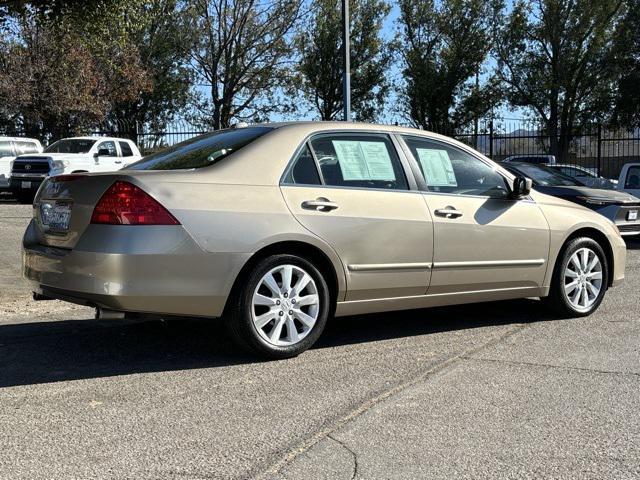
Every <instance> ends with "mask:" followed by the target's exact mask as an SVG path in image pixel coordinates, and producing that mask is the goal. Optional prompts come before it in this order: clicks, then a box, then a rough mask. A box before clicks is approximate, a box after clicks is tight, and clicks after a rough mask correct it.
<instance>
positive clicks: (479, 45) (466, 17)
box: [398, 0, 497, 132]
mask: <svg viewBox="0 0 640 480" xmlns="http://www.w3.org/2000/svg"><path fill="white" fill-rule="evenodd" d="M489 13H490V9H489V6H488V3H487V2H486V1H484V0H445V1H443V2H442V3H439V4H436V2H435V1H434V0H426V1H419V0H403V1H401V2H400V18H399V25H400V38H399V45H398V51H399V52H400V54H401V56H402V63H403V75H404V78H405V83H404V85H402V86H401V87H400V98H401V100H402V109H403V110H404V113H405V115H406V116H407V117H408V118H409V119H410V120H411V122H412V123H413V124H414V125H415V126H419V127H422V128H426V129H429V130H435V131H440V132H450V131H452V130H455V129H456V128H458V127H460V126H462V125H465V124H468V123H470V122H471V121H472V120H474V119H477V118H479V117H483V116H484V115H485V114H486V113H487V112H488V111H489V109H490V108H491V107H492V106H493V105H494V104H495V102H496V100H497V99H496V97H497V85H496V82H495V81H494V79H488V80H486V81H483V82H482V84H481V82H480V76H481V73H482V72H481V70H482V66H483V64H484V63H485V61H486V59H487V56H488V54H489V52H490V32H489V28H488V27H489V24H488V20H487V19H488V18H490V15H489ZM475 80H477V82H476V81H475Z"/></svg>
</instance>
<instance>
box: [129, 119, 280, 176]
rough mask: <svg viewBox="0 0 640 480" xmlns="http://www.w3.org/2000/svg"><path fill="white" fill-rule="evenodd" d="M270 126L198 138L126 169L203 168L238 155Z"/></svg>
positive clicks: (228, 131)
mask: <svg viewBox="0 0 640 480" xmlns="http://www.w3.org/2000/svg"><path fill="white" fill-rule="evenodd" d="M271 130H273V128H272V127H246V128H238V129H229V130H219V131H217V132H213V133H209V134H207V135H201V136H199V137H195V138H192V139H190V140H187V141H186V142H182V143H179V144H177V145H174V146H173V147H169V148H167V149H165V150H162V151H160V152H158V153H154V154H153V155H149V156H148V157H145V158H143V159H142V160H140V161H139V162H135V163H132V164H131V165H129V166H128V167H127V169H129V170H189V169H192V168H202V167H208V166H209V165H213V164H214V163H216V162H218V161H220V160H222V159H223V158H225V157H228V156H229V155H231V154H232V153H235V152H237V151H238V150H240V149H241V148H242V147H245V146H247V145H248V144H250V143H251V142H253V141H254V140H256V139H257V138H260V137H261V136H262V135H264V134H266V133H268V132H270V131H271Z"/></svg>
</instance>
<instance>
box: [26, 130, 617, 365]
mask: <svg viewBox="0 0 640 480" xmlns="http://www.w3.org/2000/svg"><path fill="white" fill-rule="evenodd" d="M625 255H626V250H625V243H624V241H623V240H622V237H621V236H620V233H619V232H618V230H617V229H616V227H615V226H614V225H613V224H612V223H611V222H610V221H608V220H607V219H606V218H604V217H602V216H601V215H598V214H597V213H595V212H593V211H591V210H588V209H586V208H583V207H581V206H579V205H577V204H575V203H570V202H566V201H563V200H561V199H558V198H554V197H550V196H546V195H543V194H541V193H539V192H536V191H532V190H531V181H530V180H529V179H526V178H524V177H517V176H514V175H512V174H510V173H509V172H507V171H506V170H504V169H502V168H501V167H499V166H498V165H496V164H495V163H493V162H492V161H491V160H489V159H488V158H486V157H484V156H482V155H481V154H479V153H478V152H476V151H474V150H472V149H471V148H469V147H467V146H466V145H463V144H462V143H459V142H456V141H454V140H452V139H450V138H446V137H443V136H439V135H435V134H432V133H428V132H424V131H420V130H414V129H407V128H399V127H390V126H377V125H367V124H356V123H337V122H334V123H321V122H303V123H282V124H263V125H254V126H246V125H239V126H237V127H236V128H231V129H228V130H222V131H218V132H214V133H211V134H207V135H204V136H201V137H197V138H194V139H191V140H189V141H187V142H184V143H181V144H179V145H176V146H174V147H171V148H168V149H166V150H164V151H162V152H159V153H157V154H154V155H151V156H148V157H145V158H143V159H142V160H141V161H140V162H138V163H135V164H133V165H131V166H129V167H128V168H127V169H126V170H121V171H118V172H112V173H101V174H78V175H65V176H59V177H52V178H50V179H48V180H47V181H46V182H45V183H44V184H43V185H42V187H41V188H40V190H39V192H38V194H37V196H36V198H35V201H34V218H33V220H32V222H31V223H30V225H29V227H28V229H27V231H26V233H25V236H24V256H23V258H24V273H25V276H26V277H27V278H28V279H30V280H31V281H32V282H33V289H34V292H35V294H36V297H37V298H39V299H47V298H58V299H63V300H66V301H70V302H76V303H81V304H86V305H92V306H95V307H96V309H97V311H98V314H99V315H100V316H105V317H106V316H109V315H118V314H120V315H121V314H124V313H128V312H136V313H142V314H154V315H191V316H204V317H223V318H224V322H225V323H226V325H227V326H228V327H229V330H230V331H231V332H232V334H233V336H234V338H235V339H236V340H237V341H238V343H239V344H240V345H242V346H244V347H246V348H248V349H250V350H251V351H253V352H255V353H257V354H260V355H264V356H268V357H273V358H283V357H289V356H293V355H297V354H299V353H301V352H302V351H304V350H306V349H308V348H309V347H310V346H311V345H313V344H314V342H315V341H316V340H317V339H318V337H319V336H320V335H321V333H322V330H323V329H324V326H325V324H326V321H327V318H328V317H329V316H331V315H336V316H342V315H352V314H361V313H370V312H382V311H391V310H403V309H410V308H425V307H432V306H440V305H453V304H460V303H469V302H482V301H491V300H501V299H511V298H520V297H541V298H542V299H543V300H544V301H546V302H548V303H549V304H550V305H551V306H552V307H553V308H555V309H556V310H557V311H559V312H560V313H561V314H562V315H565V316H582V315H588V314H590V313H592V312H593V311H594V310H595V309H597V308H598V306H599V305H600V303H601V301H602V299H603V297H604V295H605V292H606V290H607V288H609V287H611V286H613V285H616V284H617V283H619V282H620V281H621V280H622V279H623V277H624V267H625Z"/></svg>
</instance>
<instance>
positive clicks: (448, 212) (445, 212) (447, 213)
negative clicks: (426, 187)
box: [435, 206, 462, 218]
mask: <svg viewBox="0 0 640 480" xmlns="http://www.w3.org/2000/svg"><path fill="white" fill-rule="evenodd" d="M435 213H436V215H438V216H439V217H445V218H458V217H461V216H462V212H461V211H460V210H456V208H455V207H451V206H449V207H445V208H439V209H438V210H436V212H435Z"/></svg>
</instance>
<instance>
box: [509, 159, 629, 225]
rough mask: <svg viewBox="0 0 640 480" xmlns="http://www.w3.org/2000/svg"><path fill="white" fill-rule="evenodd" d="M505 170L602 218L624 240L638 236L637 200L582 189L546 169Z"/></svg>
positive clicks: (513, 166) (527, 166) (525, 165)
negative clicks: (607, 221) (529, 180)
mask: <svg viewBox="0 0 640 480" xmlns="http://www.w3.org/2000/svg"><path fill="white" fill-rule="evenodd" d="M505 167H506V168H507V169H508V170H509V171H510V172H512V173H513V174H514V175H524V176H525V177H528V178H530V179H531V180H533V188H534V189H535V190H538V191H539V192H542V193H546V194H547V195H553V196H554V197H559V198H562V199H564V200H569V201H570V202H575V203H577V204H579V205H583V206H585V207H587V208H590V209H591V210H595V211H596V212H598V213H600V214H602V215H604V216H605V217H607V218H608V219H609V220H611V221H612V222H613V223H615V224H616V227H618V230H620V233H621V234H622V235H625V236H631V235H638V234H640V218H638V211H639V210H640V198H637V197H634V196H633V195H630V194H628V193H625V192H619V191H617V190H604V189H599V188H591V187H587V186H586V185H584V184H583V183H582V182H580V181H579V180H577V179H576V178H573V177H570V176H568V175H565V174H563V173H560V172H559V171H557V170H555V169H553V168H551V167H548V166H545V165H531V164H529V163H511V164H509V165H505Z"/></svg>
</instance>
